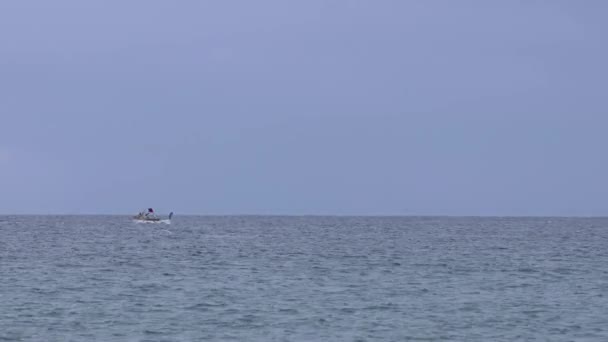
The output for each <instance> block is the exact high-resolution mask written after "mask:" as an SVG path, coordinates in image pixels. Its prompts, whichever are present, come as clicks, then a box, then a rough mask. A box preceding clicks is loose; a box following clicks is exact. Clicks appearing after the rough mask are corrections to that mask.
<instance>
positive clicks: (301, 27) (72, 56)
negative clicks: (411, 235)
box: [0, 0, 608, 215]
mask: <svg viewBox="0 0 608 342" xmlns="http://www.w3.org/2000/svg"><path fill="white" fill-rule="evenodd" d="M607 11H608V2H605V1H599V0H598V1H591V0H590V1H481V0H480V1H447V0H446V1H402V0H395V1H389V0H379V1H355V0H353V1H346V0H343V1H329V0H323V1H318V0H306V1H282V0H281V1H279V0H277V1H265V0H260V1H143V0H142V1H80V0H73V1H66V0H55V1H2V2H1V3H0V129H1V131H0V190H1V191H0V213H73V214H79V213H130V212H134V211H137V210H139V209H141V208H143V207H147V206H153V207H155V208H156V209H157V210H160V211H163V212H168V211H170V210H173V211H175V212H177V213H197V214H397V215H412V214H444V215H608V199H607V198H608V182H607V181H606V177H607V176H608V156H607V153H606V147H607V146H608V132H607V131H608V111H607V109H608V104H607V101H608V97H607V94H606V90H607V89H608V86H607V83H606V82H607V80H608V66H607V61H608V45H607V44H606V35H607V34H608V22H607V21H606V20H605V18H606V14H607Z"/></svg>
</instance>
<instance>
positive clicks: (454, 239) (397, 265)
mask: <svg viewBox="0 0 608 342" xmlns="http://www.w3.org/2000/svg"><path fill="white" fill-rule="evenodd" d="M535 339H536V340H541V341H545V340H550V341H570V340H577V341H585V340H588V341H608V219H604V218H588V219H582V218H442V217H264V216H259V217H257V216H242V217H238V216H237V217H194V216H191V217H180V216H179V215H178V216H176V217H175V218H174V219H173V222H172V224H171V225H166V224H135V223H133V222H131V221H130V219H129V217H120V216H0V341H202V340H205V341H207V340H219V341H230V340H233V341H404V340H449V341H513V340H535Z"/></svg>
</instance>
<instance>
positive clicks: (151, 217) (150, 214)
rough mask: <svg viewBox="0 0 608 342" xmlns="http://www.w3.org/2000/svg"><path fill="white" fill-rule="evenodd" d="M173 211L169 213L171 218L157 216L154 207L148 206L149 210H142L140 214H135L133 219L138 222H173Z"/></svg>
mask: <svg viewBox="0 0 608 342" xmlns="http://www.w3.org/2000/svg"><path fill="white" fill-rule="evenodd" d="M172 217H173V212H171V213H169V218H167V219H163V218H161V217H158V216H156V213H155V212H154V209H152V208H148V210H147V211H141V212H139V214H137V215H135V216H133V220H134V221H135V222H138V223H171V218H172Z"/></svg>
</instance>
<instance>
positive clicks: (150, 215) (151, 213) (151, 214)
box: [145, 208, 156, 219]
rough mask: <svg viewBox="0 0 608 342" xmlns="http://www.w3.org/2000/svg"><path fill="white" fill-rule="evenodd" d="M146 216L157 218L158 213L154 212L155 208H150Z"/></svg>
mask: <svg viewBox="0 0 608 342" xmlns="http://www.w3.org/2000/svg"><path fill="white" fill-rule="evenodd" d="M145 218H147V219H152V218H156V215H155V214H154V209H152V208H148V212H147V213H146V215H145Z"/></svg>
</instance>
